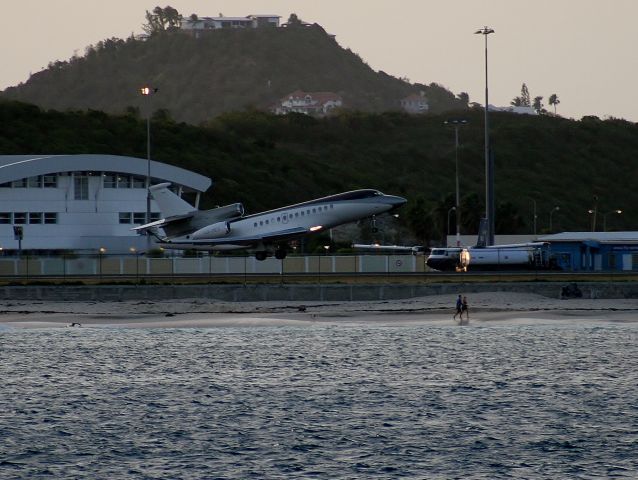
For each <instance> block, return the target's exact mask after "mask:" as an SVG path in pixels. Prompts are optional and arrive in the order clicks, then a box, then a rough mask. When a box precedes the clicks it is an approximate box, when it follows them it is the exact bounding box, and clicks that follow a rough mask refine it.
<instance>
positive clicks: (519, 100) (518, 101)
mask: <svg viewBox="0 0 638 480" xmlns="http://www.w3.org/2000/svg"><path fill="white" fill-rule="evenodd" d="M510 105H513V106H514V107H531V106H532V102H531V101H530V96H529V90H528V88H527V85H525V84H523V86H522V87H521V96H520V97H514V99H513V100H512V101H511V102H510Z"/></svg>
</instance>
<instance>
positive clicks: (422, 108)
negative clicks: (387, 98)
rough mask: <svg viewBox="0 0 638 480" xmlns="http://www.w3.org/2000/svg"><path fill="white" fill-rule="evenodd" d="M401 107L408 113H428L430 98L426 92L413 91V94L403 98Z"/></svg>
mask: <svg viewBox="0 0 638 480" xmlns="http://www.w3.org/2000/svg"><path fill="white" fill-rule="evenodd" d="M401 108H403V110H404V111H406V112H407V113H414V114H418V113H428V110H429V109H430V104H429V103H428V99H427V98H426V96H425V93H424V92H421V93H418V94H417V93H413V94H412V95H408V96H407V97H405V98H403V99H401Z"/></svg>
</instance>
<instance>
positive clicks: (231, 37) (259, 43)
mask: <svg viewBox="0 0 638 480" xmlns="http://www.w3.org/2000/svg"><path fill="white" fill-rule="evenodd" d="M167 9H168V7H167V8H166V9H159V10H158V9H155V10H154V11H153V12H154V13H148V12H147V13H148V16H147V21H148V22H149V23H148V25H147V26H146V28H147V29H150V31H151V32H152V35H151V36H150V37H149V38H148V39H147V40H146V41H141V40H136V39H135V38H133V37H130V38H128V39H126V40H121V39H116V38H112V39H108V40H105V41H101V42H99V43H98V44H97V45H95V46H90V47H88V48H87V49H86V53H85V55H84V56H82V57H79V56H75V57H73V58H71V59H70V60H69V61H66V62H60V61H57V62H55V63H51V64H50V65H49V67H48V68H47V69H46V70H43V71H41V72H38V73H35V74H33V75H32V76H31V78H29V80H28V81H27V82H26V83H24V84H20V85H18V86H16V87H11V88H8V89H6V90H5V91H4V92H2V94H1V96H2V97H4V98H6V99H13V100H19V101H24V102H28V103H34V104H36V105H39V106H41V107H43V108H53V109H56V110H62V111H64V110H68V109H80V110H85V109H92V110H100V111H104V112H109V113H112V114H121V113H123V112H125V111H126V110H127V109H129V108H140V107H143V108H142V111H143V112H146V111H147V110H146V107H148V106H150V107H152V110H153V111H156V110H159V109H162V110H164V111H165V112H166V113H167V115H168V116H170V117H172V118H174V119H175V120H177V121H184V122H189V123H194V124H198V123H201V122H204V121H208V120H210V119H212V118H214V117H215V116H217V115H219V114H220V113H223V112H229V111H241V110H246V109H260V110H268V108H269V107H270V106H271V105H272V104H273V103H275V102H276V101H277V100H279V99H281V98H283V97H284V96H285V95H287V94H289V93H292V92H293V91H295V90H299V89H301V90H305V91H330V92H334V93H338V94H339V95H341V96H342V98H343V99H344V106H345V107H346V108H348V109H352V110H359V111H376V112H379V111H386V110H398V109H399V108H400V100H401V99H402V98H404V97H406V96H407V95H409V94H411V93H418V92H420V91H423V92H424V93H425V94H426V96H427V97H428V101H429V103H430V111H431V112H440V111H444V110H450V109H454V108H456V109H458V108H466V107H467V101H468V98H467V96H459V98H456V97H455V96H454V95H453V94H452V93H451V92H450V91H448V90H446V89H445V88H444V87H442V86H440V85H437V84H431V85H427V86H426V85H419V84H410V83H408V82H405V81H403V80H399V79H397V78H394V77H392V76H390V75H387V74H385V73H383V72H375V71H373V70H372V69H371V68H370V67H369V66H368V65H366V64H365V63H364V62H363V61H362V60H361V58H360V57H359V56H358V55H357V54H355V53H353V52H352V51H350V50H348V49H343V48H341V47H340V46H339V44H338V43H337V42H336V40H335V39H334V38H332V37H331V36H330V35H328V34H327V33H326V32H325V31H324V30H323V29H322V28H321V27H320V26H319V25H314V26H312V27H303V28H261V29H223V30H221V29H220V30H216V31H210V32H207V33H206V34H205V35H203V36H202V37H201V38H193V37H191V36H189V35H187V34H185V33H183V32H179V31H175V25H174V23H175V21H176V20H175V16H176V15H177V16H179V14H178V13H177V12H175V11H173V10H169V11H168V12H167ZM144 85H150V86H153V87H155V88H158V89H159V92H158V94H157V95H153V98H152V99H149V98H143V97H142V96H141V95H140V94H139V89H140V87H142V86H144ZM145 100H149V101H150V102H151V104H150V105H148V106H147V105H144V101H145Z"/></svg>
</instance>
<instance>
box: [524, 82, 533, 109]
mask: <svg viewBox="0 0 638 480" xmlns="http://www.w3.org/2000/svg"><path fill="white" fill-rule="evenodd" d="M521 100H522V101H523V106H524V107H531V106H532V102H531V101H530V96H529V90H528V89H527V85H525V84H523V86H522V87H521Z"/></svg>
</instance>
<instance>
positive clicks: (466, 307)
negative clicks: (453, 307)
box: [461, 296, 470, 322]
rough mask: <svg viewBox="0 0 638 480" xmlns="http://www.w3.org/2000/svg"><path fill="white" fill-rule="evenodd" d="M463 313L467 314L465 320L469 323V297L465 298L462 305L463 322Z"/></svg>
mask: <svg viewBox="0 0 638 480" xmlns="http://www.w3.org/2000/svg"><path fill="white" fill-rule="evenodd" d="M463 312H465V315H466V317H465V319H466V320H467V321H468V322H469V321H470V310H469V307H468V305H467V297H465V296H464V297H463V302H462V303H461V320H463Z"/></svg>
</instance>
